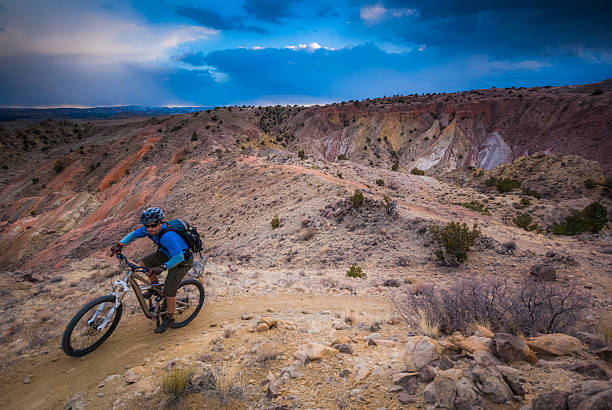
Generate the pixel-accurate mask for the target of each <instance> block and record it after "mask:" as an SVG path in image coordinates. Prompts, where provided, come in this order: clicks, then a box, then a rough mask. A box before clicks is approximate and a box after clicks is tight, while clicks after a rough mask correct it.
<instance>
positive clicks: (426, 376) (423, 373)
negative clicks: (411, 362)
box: [419, 365, 436, 382]
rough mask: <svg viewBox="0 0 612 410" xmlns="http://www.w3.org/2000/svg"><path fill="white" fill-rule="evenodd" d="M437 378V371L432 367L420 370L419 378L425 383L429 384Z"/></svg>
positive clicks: (428, 366)
mask: <svg viewBox="0 0 612 410" xmlns="http://www.w3.org/2000/svg"><path fill="white" fill-rule="evenodd" d="M435 377H436V369H435V368H434V367H432V366H430V365H427V366H423V367H422V368H421V370H419V378H420V379H421V380H422V381H424V382H429V381H431V380H433V379H434V378H435Z"/></svg>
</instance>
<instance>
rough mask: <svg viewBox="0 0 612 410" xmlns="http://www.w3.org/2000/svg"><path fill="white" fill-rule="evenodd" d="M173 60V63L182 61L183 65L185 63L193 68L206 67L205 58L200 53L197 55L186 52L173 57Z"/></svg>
mask: <svg viewBox="0 0 612 410" xmlns="http://www.w3.org/2000/svg"><path fill="white" fill-rule="evenodd" d="M173 59H174V60H175V61H182V62H183V63H187V64H189V65H192V66H194V67H202V66H203V65H206V58H205V56H204V54H203V53H202V52H201V51H200V52H198V53H192V52H186V53H183V54H181V55H180V56H174V57H173Z"/></svg>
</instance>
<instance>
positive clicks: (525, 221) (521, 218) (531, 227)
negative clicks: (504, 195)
mask: <svg viewBox="0 0 612 410" xmlns="http://www.w3.org/2000/svg"><path fill="white" fill-rule="evenodd" d="M512 222H514V224H515V225H516V226H518V227H519V228H523V229H524V230H526V231H535V230H536V229H538V224H532V222H533V218H532V217H531V215H529V214H528V213H526V212H525V213H521V214H518V215H517V216H516V217H515V218H514V219H513V220H512Z"/></svg>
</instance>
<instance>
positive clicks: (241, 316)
mask: <svg viewBox="0 0 612 410" xmlns="http://www.w3.org/2000/svg"><path fill="white" fill-rule="evenodd" d="M240 319H242V320H251V319H253V315H252V314H250V313H243V314H241V315H240Z"/></svg>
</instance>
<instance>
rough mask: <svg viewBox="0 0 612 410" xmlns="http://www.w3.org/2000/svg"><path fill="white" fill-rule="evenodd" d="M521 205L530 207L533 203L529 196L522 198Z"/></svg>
mask: <svg viewBox="0 0 612 410" xmlns="http://www.w3.org/2000/svg"><path fill="white" fill-rule="evenodd" d="M520 204H521V206H522V207H523V208H525V207H528V206H529V205H531V201H530V200H529V199H527V198H521V202H520Z"/></svg>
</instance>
